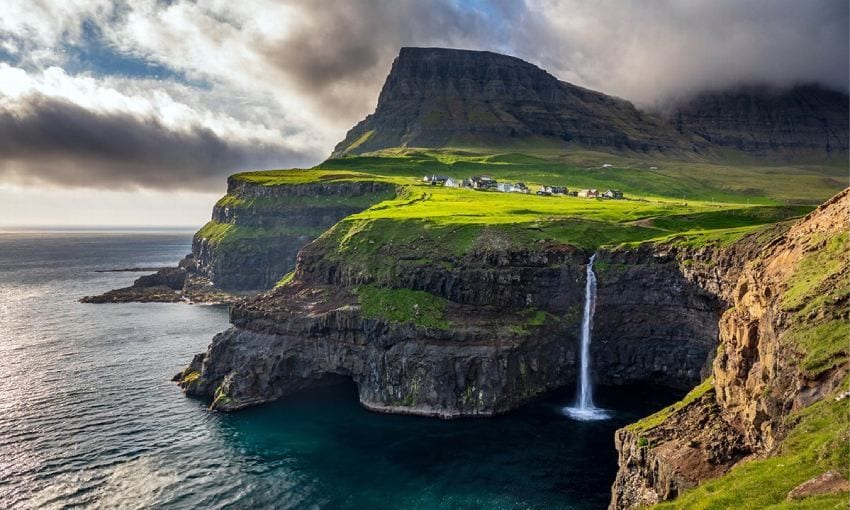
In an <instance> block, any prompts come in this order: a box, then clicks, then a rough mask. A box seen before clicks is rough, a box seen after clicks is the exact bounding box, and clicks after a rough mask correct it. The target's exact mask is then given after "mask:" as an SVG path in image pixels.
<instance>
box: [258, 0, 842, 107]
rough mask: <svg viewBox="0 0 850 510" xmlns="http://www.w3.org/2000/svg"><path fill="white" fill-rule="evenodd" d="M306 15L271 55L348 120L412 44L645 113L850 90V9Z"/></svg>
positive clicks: (362, 9)
mask: <svg viewBox="0 0 850 510" xmlns="http://www.w3.org/2000/svg"><path fill="white" fill-rule="evenodd" d="M298 8H299V12H300V16H299V22H298V23H296V25H295V27H294V30H293V31H291V32H290V33H289V34H288V35H287V36H286V37H284V38H282V39H279V40H275V41H271V42H270V41H266V42H265V43H264V47H263V51H262V52H263V54H264V55H265V56H266V58H268V59H269V61H270V62H271V65H272V66H273V67H275V68H277V69H278V70H281V71H283V72H284V73H285V74H286V75H287V76H289V77H290V78H291V79H292V80H293V82H294V83H295V85H296V86H297V88H298V91H299V93H300V94H303V95H304V97H305V98H308V99H312V100H313V101H314V102H315V103H317V104H319V105H321V107H322V108H323V109H324V110H325V111H328V112H331V113H334V114H335V115H336V116H337V117H343V118H345V120H346V121H347V122H353V121H355V120H357V118H359V117H361V116H362V115H363V114H365V113H367V111H368V110H369V109H371V107H372V106H374V101H375V99H376V98H377V92H378V90H379V88H380V84H381V82H382V81H383V79H384V77H385V75H386V72H387V71H388V70H389V67H390V63H391V62H392V59H393V58H394V57H395V55H396V54H397V52H398V49H399V48H400V47H401V46H431V45H435V46H447V47H464V48H471V49H488V50H492V51H503V52H507V53H511V54H514V55H516V56H519V57H521V58H524V59H526V60H529V61H531V62H533V63H536V64H539V65H541V66H542V67H544V68H546V69H548V70H549V71H550V72H552V73H553V74H555V75H557V76H558V77H559V78H561V79H565V80H569V81H574V82H576V83H578V84H580V85H584V86H588V87H591V88H596V89H598V90H602V91H604V92H608V93H613V94H617V95H621V96H624V97H626V98H628V99H632V100H636V101H637V102H638V103H641V104H644V105H646V104H651V103H653V102H654V101H656V100H659V99H662V98H665V97H669V96H679V95H682V94H688V93H691V92H695V91H698V90H701V89H706V88H720V87H727V86H733V85H737V84H740V83H746V82H758V83H767V84H777V85H790V84H793V83H796V82H812V81H816V82H821V83H823V84H826V85H828V86H830V87H832V88H838V89H842V90H847V81H848V3H847V1H846V0H815V1H811V2H800V1H798V0H752V1H746V2H742V1H739V0H712V1H704V2H692V1H685V2H682V1H678V0H675V1H674V0H642V1H637V0H635V1H626V0H616V1H613V0H600V1H594V2H586V1H581V0H561V1H557V0H552V1H543V0H541V1H527V2H518V1H479V2H454V1H449V0H434V1H431V2H421V1H396V2H390V1H382V0H361V1H348V2H344V3H337V4H334V5H333V7H329V6H328V4H327V3H324V2H309V3H306V4H304V5H299V7H298ZM355 116H356V117H357V118H355Z"/></svg>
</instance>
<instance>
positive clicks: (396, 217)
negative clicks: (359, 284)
mask: <svg viewBox="0 0 850 510" xmlns="http://www.w3.org/2000/svg"><path fill="white" fill-rule="evenodd" d="M839 172H840V169H837V168H835V167H830V166H818V167H812V168H809V167H807V168H802V167H787V166H764V165H762V166H758V165H751V164H749V165H748V164H739V165H735V164H730V165H718V164H707V163H698V162H675V161H668V160H660V161H655V160H648V159H646V158H645V157H633V158H630V157H628V156H624V155H610V154H603V153H596V152H590V151H585V152H577V151H573V152H570V153H569V154H559V153H557V152H550V151H548V149H540V150H533V151H532V150H529V151H526V152H524V153H519V152H507V153H505V152H501V153H500V152H497V151H492V150H475V151H471V150H452V149H442V150H417V149H391V150H383V151H380V152H377V153H371V154H367V155H363V156H356V157H344V158H339V159H331V160H328V161H326V162H324V163H322V164H320V165H318V166H317V167H315V168H312V169H292V170H274V171H264V172H245V173H240V174H236V175H234V176H233V177H232V178H231V184H232V185H234V186H235V189H236V191H232V192H231V193H230V194H228V195H227V196H225V197H224V198H222V199H221V200H220V201H219V203H218V204H217V211H218V213H219V214H218V217H215V218H214V221H213V222H212V223H210V224H209V225H207V226H206V227H205V228H204V229H203V230H202V231H201V232H199V236H201V237H204V238H208V239H209V240H210V242H211V243H212V244H217V245H219V246H221V247H225V248H226V247H227V246H228V245H233V246H235V245H237V244H238V245H240V246H241V245H243V244H244V243H241V242H240V243H236V242H231V241H233V240H245V239H248V240H249V241H250V242H251V243H260V244H262V243H263V239H264V238H265V237H268V238H278V237H280V235H281V234H283V233H288V234H292V235H298V236H300V238H301V239H305V240H309V239H313V238H316V237H318V236H319V234H321V232H322V231H323V229H325V228H327V226H328V224H327V223H325V222H323V223H322V224H321V225H319V224H316V225H312V224H309V222H307V223H305V221H304V219H303V218H300V217H299V219H297V220H294V221H293V218H295V217H298V216H299V211H301V212H302V213H305V211H306V212H309V210H310V209H314V210H318V209H321V208H337V209H339V210H343V209H346V210H348V211H350V212H352V213H354V214H351V215H345V216H344V217H341V218H342V221H340V223H339V224H337V225H336V226H335V227H334V228H333V229H332V231H331V232H328V234H327V235H328V236H329V237H330V238H332V239H333V240H334V242H335V243H336V247H335V248H334V251H335V252H336V255H337V256H339V257H346V258H352V259H361V260H363V261H364V263H365V262H366V261H367V259H369V258H374V257H379V256H382V255H383V256H385V258H386V257H396V258H398V257H400V256H402V257H405V258H407V259H411V258H421V259H424V260H433V259H434V258H435V255H436V258H438V259H439V258H446V256H448V257H451V256H462V255H463V254H465V253H466V252H467V251H468V250H469V249H470V248H471V247H472V246H473V245H474V244H475V242H476V240H477V239H480V238H482V236H483V237H487V236H488V235H491V234H496V235H498V236H499V237H501V238H503V239H509V240H510V242H511V243H513V244H520V245H528V246H530V245H532V243H535V242H540V241H554V242H558V243H563V244H570V245H573V246H577V247H580V248H585V249H590V250H592V249H595V248H597V247H599V246H604V245H617V244H621V243H639V242H645V241H665V242H669V241H677V240H678V241H680V242H687V243H689V244H705V243H728V242H731V241H734V240H735V239H738V238H740V237H741V236H743V235H745V234H746V233H748V232H751V231H752V230H753V229H756V228H758V227H759V226H761V225H765V224H771V223H775V222H778V221H783V220H787V219H789V218H794V217H799V216H801V215H804V214H805V213H807V212H808V211H809V210H810V209H811V208H812V207H813V205H814V204H816V203H819V202H820V201H822V200H823V199H825V198H826V197H828V196H830V195H831V194H833V193H834V192H835V190H836V189H839V188H840V186H841V184H840V181H839V180H838V179H837V175H838V174H839ZM432 174H437V175H447V176H451V177H455V178H467V177H470V176H473V175H489V176H492V177H494V178H496V179H497V180H500V181H506V182H524V183H526V184H527V185H528V186H529V188H530V189H531V191H532V193H531V194H529V195H522V194H515V193H499V192H480V191H473V190H468V189H457V188H444V187H442V186H429V185H427V184H425V183H423V182H422V177H423V176H424V175H432ZM348 183H351V184H354V183H360V184H364V183H380V184H383V185H386V186H387V187H388V189H389V188H392V189H394V190H396V191H397V193H396V192H387V193H386V194H379V195H375V194H355V195H354V196H348V195H346V194H345V193H339V192H334V191H328V190H332V189H334V187H339V188H338V189H342V188H344V187H345V185H346V184H348ZM541 185H557V186H567V187H569V188H570V189H571V190H576V189H580V188H589V187H593V188H599V189H600V190H601V191H604V190H605V189H607V188H614V189H619V190H622V191H623V192H624V193H625V194H626V198H627V200H600V199H582V198H577V197H545V196H536V195H535V194H534V192H535V191H536V190H537V188H538V186H541ZM311 186H313V187H316V189H317V190H320V189H321V190H322V191H316V192H309V191H308V192H305V191H304V190H305V189H309V188H310V187H311ZM245 187H247V188H254V189H256V188H261V190H260V191H256V192H251V193H248V194H240V193H241V192H240V191H239V190H240V189H242V190H244V189H247V188H245ZM290 188H291V189H293V190H295V189H298V190H299V191H298V192H297V193H295V192H293V193H290V194H287V193H286V192H285V190H286V189H290ZM262 190H266V191H265V192H264V191H262ZM281 190H282V191H283V193H281ZM282 195H285V197H282ZM357 211H361V212H357ZM225 213H226V214H225ZM305 214H306V213H305ZM223 216H227V219H226V221H225V219H224V218H223ZM263 216H265V217H267V218H271V217H278V218H279V219H280V221H264V220H263V218H262V217H263ZM301 216H304V214H301ZM256 218H259V219H258V220H256V221H254V219H256ZM247 219H251V221H246V220H247ZM338 219H339V218H338ZM284 231H286V232H284ZM389 244H392V245H393V246H394V249H393V250H387V249H386V247H387V246H388V245H389ZM399 246H408V247H410V250H409V251H410V252H411V253H400V252H399V249H398V247H399ZM427 246H431V247H432V250H431V251H435V252H442V253H427V252H428V249H426V247H427ZM243 251H244V250H243ZM416 252H420V254H419V255H416ZM440 255H442V257H440ZM384 262H386V261H384ZM289 269H291V268H288V269H287V270H286V271H283V272H281V273H280V274H281V275H283V274H286V273H287V272H288V270H289ZM281 270H282V269H281ZM278 272H279V271H278Z"/></svg>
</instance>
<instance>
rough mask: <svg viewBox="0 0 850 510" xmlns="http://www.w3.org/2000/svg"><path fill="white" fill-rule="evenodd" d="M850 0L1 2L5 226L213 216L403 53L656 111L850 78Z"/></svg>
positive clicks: (337, 130) (329, 135) (332, 127)
mask: <svg viewBox="0 0 850 510" xmlns="http://www.w3.org/2000/svg"><path fill="white" fill-rule="evenodd" d="M849 9H850V8H848V2H847V1H846V0H811V1H805V2H802V1H799V0H746V1H743V0H594V1H591V0H525V1H523V0H492V1H487V0H471V1H462V0H305V1H297V0H280V1H271V0H241V1H239V2H233V1H226V0H209V1H187V0H133V1H126V2H125V1H108V0H55V1H45V0H26V1H24V0H4V2H3V12H2V15H0V225H86V224H96V225H110V224H113V225H144V224H149V225H187V226H188V225H200V224H202V223H203V222H204V221H206V220H207V219H208V217H209V214H210V211H211V207H212V204H213V203H214V202H215V200H216V199H217V198H218V197H219V196H221V195H222V194H223V192H224V190H225V186H226V182H225V181H226V176H227V175H229V174H231V173H234V172H237V171H243V170H254V169H270V168H289V167H305V166H312V165H314V164H316V163H319V162H320V161H322V160H323V159H325V158H326V157H327V156H328V155H329V154H330V152H331V150H332V148H333V146H334V145H335V144H336V143H337V142H338V141H340V140H341V139H342V138H343V137H344V135H345V132H346V131H347V130H348V129H349V128H350V127H352V126H353V125H354V124H355V123H356V122H357V121H359V120H360V119H361V118H363V117H364V116H365V115H367V114H368V113H370V112H371V111H372V110H373V109H374V108H375V103H376V100H377V96H378V93H379V91H380V87H381V84H382V83H383V80H384V78H385V77H386V74H387V72H388V71H389V68H390V66H391V64H392V61H393V59H394V58H395V56H396V55H397V54H398V50H399V48H400V47H402V46H440V47H453V48H466V49H480V50H490V51H496V52H500V53H507V54H510V55H514V56H517V57H520V58H523V59H525V60H527V61H529V62H532V63H534V64H536V65H539V66H540V67H542V68H544V69H546V70H547V71H549V72H550V73H552V74H554V75H555V76H557V77H558V78H560V79H562V80H564V81H568V82H571V83H574V84H577V85H581V86H584V87H588V88H592V89H595V90H599V91H601V92H605V93H608V94H613V95H617V96H620V97H623V98H625V99H629V100H631V101H633V102H634V103H635V104H637V105H638V106H640V107H643V108H655V107H658V106H659V105H663V104H664V103H665V102H667V101H669V100H671V99H675V98H677V97H683V96H687V95H688V94H692V93H694V92H697V91H700V90H705V89H717V88H723V87H728V86H734V85H736V84H741V83H761V84H773V85H778V86H785V85H792V84H794V83H801V82H818V83H821V84H824V85H826V86H828V87H831V88H836V89H840V90H844V91H846V90H847V88H848V58H850V57H848V51H850V50H848V45H849V44H850V42H848V25H850V21H848V10H849Z"/></svg>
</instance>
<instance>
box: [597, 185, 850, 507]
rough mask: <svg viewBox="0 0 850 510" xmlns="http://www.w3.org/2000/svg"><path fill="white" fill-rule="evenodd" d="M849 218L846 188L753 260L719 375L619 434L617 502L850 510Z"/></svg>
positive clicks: (734, 300)
mask: <svg viewBox="0 0 850 510" xmlns="http://www.w3.org/2000/svg"><path fill="white" fill-rule="evenodd" d="M848 218H850V190H845V191H844V192H842V193H840V194H839V195H837V196H836V197H834V198H832V199H831V200H829V201H828V202H826V203H825V204H823V205H822V206H820V207H819V208H818V209H817V210H815V211H814V212H812V213H811V214H809V215H808V216H806V217H805V218H804V219H803V220H801V221H800V222H798V223H797V224H796V225H794V226H793V227H792V228H791V229H790V230H788V232H786V233H785V234H784V235H782V236H780V237H777V238H776V239H774V240H773V241H771V242H770V243H768V244H767V245H766V246H765V247H764V248H763V249H762V250H761V252H760V254H759V255H758V256H757V257H756V258H755V259H753V260H751V261H749V262H747V264H746V265H745V267H744V269H743V270H742V271H741V273H740V275H739V276H738V278H737V281H736V282H735V285H734V289H733V291H732V292H731V296H730V297H731V300H730V303H729V304H730V305H731V307H730V308H729V309H728V310H727V311H726V312H725V313H724V314H723V316H722V318H721V320H720V323H719V332H720V347H719V349H718V354H717V357H716V358H715V360H714V363H713V367H712V377H711V379H709V380H708V381H706V382H705V383H703V384H702V385H700V386H699V387H697V388H696V389H695V390H693V391H692V392H691V393H690V394H689V395H688V396H687V397H686V398H685V399H683V400H682V401H681V402H679V403H677V404H675V405H673V406H672V407H670V408H668V409H665V410H663V411H661V412H659V413H657V414H655V415H653V416H650V417H648V418H646V419H644V420H642V421H640V422H638V423H636V424H634V425H631V426H629V427H626V428H624V429H621V430H619V431H618V432H617V435H616V445H617V449H618V450H619V465H620V468H619V472H618V474H617V479H616V483H615V484H614V487H613V489H612V500H611V508H612V509H625V508H639V507H643V506H647V505H652V504H655V503H659V502H662V501H665V500H671V499H672V500H673V501H672V502H671V503H670V504H669V505H670V506H673V507H683V508H684V507H687V506H688V504H690V503H692V502H695V501H697V500H699V501H700V502H701V504H703V505H704V504H706V503H707V502H712V504H714V505H715V506H717V507H724V508H732V507H741V506H742V505H744V504H746V505H749V506H748V507H751V508H755V507H760V508H761V507H765V506H769V505H771V504H777V503H780V502H781V501H783V500H784V499H785V498H786V497H789V498H792V499H794V498H801V497H811V498H815V499H813V500H811V501H810V503H811V504H815V503H817V505H816V507H818V508H833V507H840V505H841V504H843V505H844V507H846V503H847V494H846V490H847V483H846V478H847V474H848V473H847V466H848V456H847V441H848V439H850V428H848V399H847V396H848V391H847V390H848V370H850V364H848V355H850V349H848V344H847V339H848V332H850V322H848V302H849V301H850V293H849V292H848V286H847V282H848V277H850V266H848V261H847V237H848V234H847V227H848ZM820 477H826V478H828V479H829V480H832V481H833V482H835V481H836V480H837V482H836V483H830V484H823V483H816V480H817V479H819V478H820ZM842 480H843V482H842ZM806 483H808V485H807V487H808V488H807V489H806V490H797V491H796V492H794V490H795V488H797V487H798V486H802V485H803V484H806ZM813 487H814V488H813ZM818 487H820V489H818ZM674 498H678V499H674ZM836 505H839V506H836Z"/></svg>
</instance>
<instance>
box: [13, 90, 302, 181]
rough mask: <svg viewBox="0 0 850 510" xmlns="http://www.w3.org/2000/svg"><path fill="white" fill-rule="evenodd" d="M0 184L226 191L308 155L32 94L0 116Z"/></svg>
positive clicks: (204, 129) (204, 130)
mask: <svg viewBox="0 0 850 510" xmlns="http://www.w3.org/2000/svg"><path fill="white" fill-rule="evenodd" d="M0 155H2V156H0V158H2V159H0V180H3V181H8V182H12V183H25V184H39V183H50V184H58V185H61V186H69V187H94V188H109V189H128V188H129V189H131V188H150V189H164V190H178V189H183V190H216V189H221V188H222V184H223V182H224V180H223V177H224V176H226V175H228V174H230V173H232V172H234V171H239V170H248V169H258V168H273V167H275V165H276V163H277V162H279V161H282V160H288V161H299V160H300V161H302V162H305V161H306V160H308V159H310V158H309V157H307V156H305V155H303V154H298V153H296V152H294V151H291V150H287V149H285V148H282V147H280V146H278V145H272V144H269V143H267V142H263V141H261V140H257V139H250V138H248V139H243V140H237V141H234V140H228V139H225V138H222V137H220V136H219V135H217V134H216V133H215V132H213V131H212V130H211V129H209V128H206V127H203V126H199V125H195V126H190V127H188V128H184V129H179V130H177V129H172V128H169V127H167V126H166V125H164V124H163V122H162V121H161V120H159V119H157V118H155V117H151V116H140V115H136V114H132V113H127V112H120V113H119V112H110V113H96V112H93V111H92V110H89V109H86V108H83V107H81V106H79V105H76V104H73V103H71V102H69V101H67V100H63V99H57V98H49V97H45V96H41V95H29V96H25V97H24V98H23V103H22V104H21V105H20V107H19V108H18V109H16V110H15V111H10V110H2V111H0Z"/></svg>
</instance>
